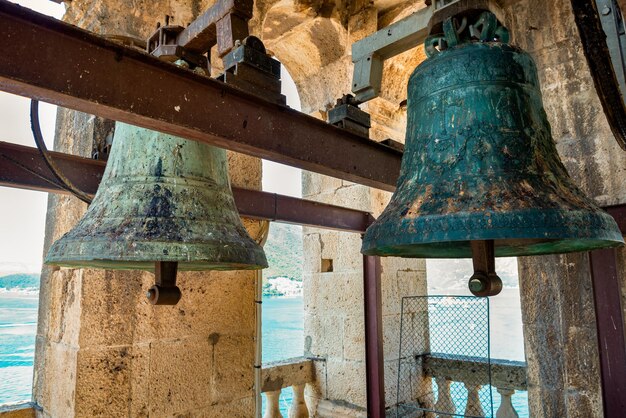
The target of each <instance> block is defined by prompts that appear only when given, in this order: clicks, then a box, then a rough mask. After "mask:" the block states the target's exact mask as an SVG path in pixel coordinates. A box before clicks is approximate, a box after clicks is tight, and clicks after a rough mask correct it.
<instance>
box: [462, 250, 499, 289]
mask: <svg viewBox="0 0 626 418" xmlns="http://www.w3.org/2000/svg"><path fill="white" fill-rule="evenodd" d="M471 246H472V263H473V264H474V274H473V275H472V277H470V279H469V282H468V286H469V289H470V292H472V294H473V295H474V296H480V297H485V296H495V295H497V294H499V293H500V291H501V290H502V280H501V279H500V277H498V275H497V274H496V258H495V249H494V241H493V240H481V241H471Z"/></svg>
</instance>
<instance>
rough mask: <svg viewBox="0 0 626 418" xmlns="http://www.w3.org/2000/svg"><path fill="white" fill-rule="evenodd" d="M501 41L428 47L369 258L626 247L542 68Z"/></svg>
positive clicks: (442, 41) (449, 36) (366, 245)
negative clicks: (573, 155) (582, 181)
mask: <svg viewBox="0 0 626 418" xmlns="http://www.w3.org/2000/svg"><path fill="white" fill-rule="evenodd" d="M494 19H495V18H494ZM446 23H447V24H448V25H449V21H448V22H446ZM444 27H445V26H444ZM482 29H483V33H484V29H485V26H484V25H483V27H482ZM498 30H500V31H502V28H498ZM474 32H477V31H476V27H475V28H474ZM478 32H480V31H478ZM497 33H498V32H497V31H494V32H493V33H492V35H488V36H487V39H483V42H480V41H475V40H474V41H472V40H467V41H466V42H462V41H460V40H459V39H458V37H457V34H456V33H455V32H451V31H448V30H446V36H442V37H438V38H430V39H429V43H428V45H427V51H428V52H429V53H430V55H432V56H431V57H430V58H429V59H427V60H426V61H424V62H423V63H422V64H421V65H419V66H418V67H417V69H416V70H415V71H414V73H413V74H412V75H411V77H410V80H409V85H408V105H407V106H408V111H407V113H408V122H407V135H406V145H405V147H406V148H405V152H404V156H403V159H402V168H401V172H400V177H399V179H398V183H397V189H396V192H395V193H394V195H393V197H392V198H391V202H390V203H389V205H388V206H387V208H386V209H385V210H384V212H383V213H382V215H381V216H380V217H379V218H378V220H377V222H375V223H374V224H373V225H372V226H371V227H370V228H369V229H368V230H367V232H366V234H365V237H364V239H363V248H362V252H363V253H364V254H367V255H381V256H399V257H418V258H469V257H471V256H472V251H471V245H470V242H471V241H478V240H494V243H495V255H496V256H523V255H536V254H549V253H567V252H574V251H588V250H592V249H597V248H603V247H614V246H618V245H620V244H623V242H624V241H623V239H622V235H621V233H620V231H619V229H618V227H617V224H616V222H615V221H614V219H613V218H612V217H611V216H609V215H608V214H607V213H605V212H603V211H602V210H600V209H599V208H598V207H597V205H596V204H595V203H594V202H593V201H592V200H591V199H590V198H588V197H587V196H585V195H584V194H583V193H582V192H581V191H580V190H579V189H578V188H577V187H576V186H575V185H574V183H573V182H572V180H571V178H570V177H569V175H568V174H567V171H566V170H565V167H564V166H563V164H562V163H561V161H560V159H559V156H558V153H557V150H556V146H555V144H554V141H553V139H552V136H551V132H550V125H549V123H548V120H547V117H546V113H545V111H544V109H543V104H542V100H541V93H540V90H539V81H538V78H537V69H536V67H535V64H534V62H533V60H532V58H531V57H530V56H529V55H528V54H526V53H524V52H523V51H521V50H520V49H518V48H516V47H513V46H510V45H508V44H506V43H502V42H495V40H496V39H497V36H496V37H495V38H494V34H496V35H497ZM500 33H502V34H503V36H502V37H503V38H505V39H506V38H508V36H506V35H508V34H506V33H505V32H500ZM478 36H480V33H478ZM454 38H457V39H454ZM501 40H502V39H501ZM435 44H438V45H440V46H441V45H443V46H446V45H447V46H448V48H447V49H445V50H442V51H435V50H434V47H433V46H434V45H435Z"/></svg>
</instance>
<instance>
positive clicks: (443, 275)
mask: <svg viewBox="0 0 626 418" xmlns="http://www.w3.org/2000/svg"><path fill="white" fill-rule="evenodd" d="M426 265H427V271H428V289H429V290H431V293H432V291H437V290H448V289H466V288H467V281H468V280H469V278H470V277H471V275H472V273H473V272H474V268H473V267H472V260H469V259H454V260H452V259H440V260H439V259H430V260H427V261H426ZM496 273H498V276H500V278H501V279H502V284H503V285H504V287H519V281H518V278H517V258H496Z"/></svg>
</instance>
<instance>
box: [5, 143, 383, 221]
mask: <svg viewBox="0 0 626 418" xmlns="http://www.w3.org/2000/svg"><path fill="white" fill-rule="evenodd" d="M50 156H51V157H52V160H53V161H54V163H55V164H56V165H57V167H58V168H59V170H61V171H62V172H63V174H64V175H65V176H66V177H67V178H68V179H69V180H70V181H71V182H72V183H74V185H75V186H76V187H78V188H80V189H81V190H82V191H84V192H85V193H87V194H90V195H93V194H95V193H96V191H97V190H98V185H99V184H100V181H101V180H102V174H103V172H104V167H105V163H104V162H102V161H96V160H91V159H88V158H82V157H77V156H74V155H69V154H64V153H60V152H50ZM53 179H54V177H53V175H52V173H51V172H50V170H49V169H48V166H47V165H46V164H45V163H44V162H43V159H42V158H41V156H40V155H39V152H38V151H37V149H36V148H31V147H25V146H23V145H16V144H11V143H8V142H1V141H0V186H7V187H16V188H21V189H29V190H39V191H44V192H51V193H67V192H66V191H65V190H63V189H61V188H60V187H59V186H58V185H57V184H55V182H54V181H53ZM233 195H234V196H235V203H236V204H237V209H238V210H239V214H240V215H242V216H246V217H248V218H254V219H266V220H272V221H278V222H285V223H291V224H297V225H305V226H313V227H319V228H327V229H337V230H341V231H347V232H357V233H364V232H365V230H366V229H367V227H368V226H369V225H370V223H371V222H372V221H373V217H372V216H371V215H370V214H369V213H367V212H362V211H358V210H354V209H348V208H344V207H340V206H334V205H327V204H323V203H319V202H313V201H310V200H304V199H298V198H295V197H289V196H281V195H278V194H274V193H266V192H261V191H257V190H248V189H240V188H236V187H233Z"/></svg>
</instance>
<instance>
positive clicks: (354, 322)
mask: <svg viewBox="0 0 626 418" xmlns="http://www.w3.org/2000/svg"><path fill="white" fill-rule="evenodd" d="M343 358H344V359H345V360H355V361H365V318H364V316H363V315H361V316H348V317H345V318H344V320H343Z"/></svg>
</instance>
